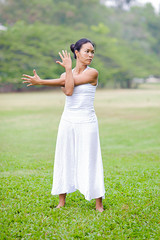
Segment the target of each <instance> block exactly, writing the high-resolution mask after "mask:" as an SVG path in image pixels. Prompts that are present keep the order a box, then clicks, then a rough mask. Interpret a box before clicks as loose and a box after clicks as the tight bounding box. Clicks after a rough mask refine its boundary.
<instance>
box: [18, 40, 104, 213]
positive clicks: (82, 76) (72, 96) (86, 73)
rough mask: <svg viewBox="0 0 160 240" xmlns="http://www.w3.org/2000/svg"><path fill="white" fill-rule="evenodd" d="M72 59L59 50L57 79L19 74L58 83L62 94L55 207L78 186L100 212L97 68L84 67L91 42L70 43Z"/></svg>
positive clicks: (31, 81) (27, 79)
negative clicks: (96, 110)
mask: <svg viewBox="0 0 160 240" xmlns="http://www.w3.org/2000/svg"><path fill="white" fill-rule="evenodd" d="M70 48H71V51H72V52H73V53H74V57H75V59H76V67H75V68H74V69H72V60H71V57H70V54H69V53H67V51H64V50H63V51H62V53H59V55H60V58H61V60H62V61H61V62H60V61H57V62H56V63H58V64H60V65H61V66H62V67H64V68H65V73H63V74H62V75H61V77H60V78H59V79H52V80H42V79H40V77H39V76H38V75H37V73H36V71H35V70H34V71H33V73H34V76H33V77H32V76H29V75H25V74H24V75H23V76H24V77H25V78H22V79H23V80H25V81H24V83H28V85H27V86H31V85H49V86H61V87H62V90H63V92H64V93H65V94H66V102H65V107H64V111H63V114H62V117H61V121H60V124H59V130H58V136H57V144H56V151H55V162H54V173H53V187H52V192H51V193H52V195H57V194H58V195H59V204H58V206H57V208H60V207H63V206H64V205H65V199H66V194H67V193H71V192H74V191H76V190H79V191H80V192H81V193H82V194H83V195H84V196H85V199H87V200H91V199H96V210H98V211H99V212H103V204H102V198H104V194H105V189H104V177H103V164H102V157H101V149H100V142H99V131H98V123H97V117H96V114H95V111H94V105H93V102H94V96H95V91H96V87H97V85H98V72H97V70H95V69H94V68H90V67H88V65H90V64H91V62H92V60H93V57H94V44H93V43H92V42H91V41H90V40H88V39H86V38H83V39H80V40H79V41H77V42H76V43H75V44H72V45H71V46H70Z"/></svg>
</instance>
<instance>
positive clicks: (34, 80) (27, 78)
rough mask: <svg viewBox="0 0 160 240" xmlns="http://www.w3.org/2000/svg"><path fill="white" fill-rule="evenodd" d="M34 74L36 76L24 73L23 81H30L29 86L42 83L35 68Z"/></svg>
mask: <svg viewBox="0 0 160 240" xmlns="http://www.w3.org/2000/svg"><path fill="white" fill-rule="evenodd" d="M33 74H34V76H29V75H26V74H23V76H24V77H23V78H22V79H23V80H25V81H23V83H29V84H28V85H27V87H29V86H33V85H40V83H41V79H40V77H39V76H38V75H37V73H36V70H35V69H34V70H33Z"/></svg>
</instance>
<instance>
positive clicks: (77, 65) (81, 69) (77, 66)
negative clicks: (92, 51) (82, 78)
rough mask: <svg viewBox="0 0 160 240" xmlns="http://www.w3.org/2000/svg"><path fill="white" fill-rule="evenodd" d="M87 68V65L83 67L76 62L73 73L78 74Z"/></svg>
mask: <svg viewBox="0 0 160 240" xmlns="http://www.w3.org/2000/svg"><path fill="white" fill-rule="evenodd" d="M86 68H87V65H84V64H82V63H80V62H78V61H77V62H76V66H75V68H74V71H75V72H76V73H78V74H80V73H82V72H83V71H84V70H85V69H86Z"/></svg>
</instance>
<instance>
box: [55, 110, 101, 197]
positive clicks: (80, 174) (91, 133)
mask: <svg viewBox="0 0 160 240" xmlns="http://www.w3.org/2000/svg"><path fill="white" fill-rule="evenodd" d="M76 190H79V191H80V192H81V193H82V194H83V195H84V197H85V199H86V200H91V199H94V198H99V197H102V198H104V194H105V189H104V175H103V164H102V157H101V148H100V141H99V130H98V122H97V117H96V115H95V113H94V112H92V114H90V113H88V112H78V113H73V112H70V111H64V113H63V115H62V118H61V121H60V124H59V129H58V136H57V143H56V150H55V161H54V172H53V187H52V191H51V194H52V195H57V194H62V193H71V192H74V191H76Z"/></svg>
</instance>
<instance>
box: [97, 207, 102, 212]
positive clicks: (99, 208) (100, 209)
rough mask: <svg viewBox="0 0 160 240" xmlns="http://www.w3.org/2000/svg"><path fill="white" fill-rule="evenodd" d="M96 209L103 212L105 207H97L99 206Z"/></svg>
mask: <svg viewBox="0 0 160 240" xmlns="http://www.w3.org/2000/svg"><path fill="white" fill-rule="evenodd" d="M96 211H99V212H103V211H104V209H103V207H97V208H96Z"/></svg>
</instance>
